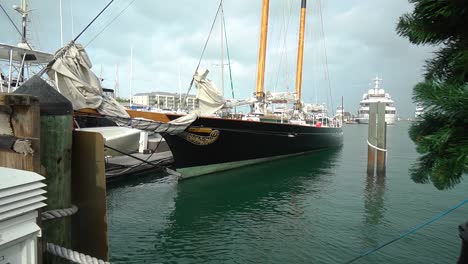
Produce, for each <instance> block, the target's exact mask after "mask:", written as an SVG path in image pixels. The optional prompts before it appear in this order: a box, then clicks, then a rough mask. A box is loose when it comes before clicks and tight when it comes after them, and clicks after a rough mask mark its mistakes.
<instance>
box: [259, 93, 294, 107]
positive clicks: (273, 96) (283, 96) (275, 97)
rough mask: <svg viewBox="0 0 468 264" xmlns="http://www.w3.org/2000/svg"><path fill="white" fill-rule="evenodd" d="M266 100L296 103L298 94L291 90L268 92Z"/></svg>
mask: <svg viewBox="0 0 468 264" xmlns="http://www.w3.org/2000/svg"><path fill="white" fill-rule="evenodd" d="M266 100H267V101H270V102H272V103H283V104H285V103H294V102H295V101H296V94H295V93H291V92H276V93H272V92H269V91H268V92H267V93H266Z"/></svg>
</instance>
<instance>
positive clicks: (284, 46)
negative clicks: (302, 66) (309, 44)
mask: <svg viewBox="0 0 468 264" xmlns="http://www.w3.org/2000/svg"><path fill="white" fill-rule="evenodd" d="M288 4H289V15H288V20H287V21H286V14H285V13H286V12H283V20H284V24H285V26H284V27H285V29H284V40H283V52H282V53H281V56H280V61H279V64H278V71H277V74H276V83H275V86H274V89H275V91H276V87H277V86H278V81H279V74H280V70H281V64H282V62H283V56H284V57H285V61H286V62H285V64H286V66H285V69H286V87H287V90H288V91H289V85H288V83H289V71H288V53H287V48H286V40H287V33H288V29H289V21H291V1H288ZM284 11H286V8H285V9H284Z"/></svg>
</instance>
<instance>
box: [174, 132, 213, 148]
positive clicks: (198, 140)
mask: <svg viewBox="0 0 468 264" xmlns="http://www.w3.org/2000/svg"><path fill="white" fill-rule="evenodd" d="M189 131H190V129H189ZM205 131H206V130H205ZM206 132H208V131H206ZM209 133H210V134H209V135H207V136H202V135H198V134H193V133H189V132H182V133H180V134H179V135H178V136H179V137H181V138H183V139H185V140H187V141H188V142H190V143H192V144H194V145H199V146H206V145H210V144H212V143H213V142H215V141H216V140H217V139H218V137H219V130H212V129H210V131H209Z"/></svg>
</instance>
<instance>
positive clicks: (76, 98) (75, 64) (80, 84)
mask: <svg viewBox="0 0 468 264" xmlns="http://www.w3.org/2000/svg"><path fill="white" fill-rule="evenodd" d="M65 49H66V51H65V52H64V54H63V56H59V57H58V58H57V59H56V61H55V63H54V64H53V65H52V67H50V69H49V70H48V71H47V75H49V78H50V79H52V80H55V84H56V86H57V89H58V90H59V91H60V93H62V94H63V95H64V96H65V97H66V98H67V99H68V100H70V102H71V103H72V105H73V109H74V110H79V109H83V108H92V109H96V110H97V111H98V112H99V113H101V114H103V115H111V116H119V117H129V115H128V114H127V112H126V111H125V108H124V107H123V106H121V105H120V104H119V103H118V102H117V101H116V100H115V99H114V98H112V97H109V96H104V95H103V91H102V87H101V82H100V81H99V79H98V77H97V76H96V75H95V74H94V73H93V72H92V71H91V67H92V64H91V60H90V59H89V57H88V55H87V54H86V51H85V49H84V48H83V46H82V45H80V44H71V45H68V46H66V47H65ZM58 52H61V51H58Z"/></svg>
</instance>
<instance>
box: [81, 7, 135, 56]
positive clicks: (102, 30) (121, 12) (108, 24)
mask: <svg viewBox="0 0 468 264" xmlns="http://www.w3.org/2000/svg"><path fill="white" fill-rule="evenodd" d="M133 2H135V0H133V1H131V2H130V3H129V4H128V5H127V6H126V7H125V8H124V9H122V11H120V12H119V13H118V14H117V15H116V16H115V17H114V18H113V19H112V20H110V21H109V22H108V23H107V24H106V25H105V26H104V27H103V28H102V29H101V30H100V31H99V32H98V33H97V34H96V35H95V36H94V37H93V38H92V39H91V40H90V41H89V42H88V43H87V44H86V45H85V48H86V47H88V45H89V44H91V43H92V42H93V41H94V40H95V39H96V38H97V37H99V35H101V34H102V32H104V30H106V29H107V28H108V27H109V26H110V25H111V24H112V23H113V22H114V21H115V20H116V19H117V18H118V17H119V16H120V15H122V14H123V12H125V11H126V10H127V9H128V8H129V7H130V6H131V5H132V4H133Z"/></svg>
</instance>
